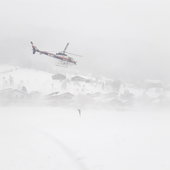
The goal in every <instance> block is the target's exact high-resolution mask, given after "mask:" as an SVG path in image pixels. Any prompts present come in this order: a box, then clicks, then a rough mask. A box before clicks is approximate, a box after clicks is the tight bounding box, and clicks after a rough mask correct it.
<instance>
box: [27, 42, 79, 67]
mask: <svg viewBox="0 0 170 170" xmlns="http://www.w3.org/2000/svg"><path fill="white" fill-rule="evenodd" d="M30 43H31V45H32V51H33V54H35V53H36V52H38V53H39V54H44V55H47V56H49V57H53V58H55V59H58V60H59V61H60V62H61V64H62V65H68V64H73V65H76V64H77V62H76V61H75V60H74V59H73V58H72V57H70V56H68V55H67V54H70V55H76V54H72V53H68V52H66V50H67V48H68V46H69V43H67V44H66V46H65V48H64V50H63V51H61V52H58V53H56V54H54V53H51V52H48V51H41V50H39V49H38V48H37V47H36V46H35V45H34V44H33V42H32V41H31V42H30ZM76 56H78V55H76Z"/></svg>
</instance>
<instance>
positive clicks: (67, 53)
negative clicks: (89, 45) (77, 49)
mask: <svg viewBox="0 0 170 170" xmlns="http://www.w3.org/2000/svg"><path fill="white" fill-rule="evenodd" d="M65 53H66V54H70V55H74V56H77V57H83V56H82V55H78V54H73V53H69V52H65Z"/></svg>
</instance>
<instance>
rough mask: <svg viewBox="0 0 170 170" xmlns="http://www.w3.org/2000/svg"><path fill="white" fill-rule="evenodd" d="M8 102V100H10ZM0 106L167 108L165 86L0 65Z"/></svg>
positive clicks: (169, 96) (168, 91)
mask: <svg viewBox="0 0 170 170" xmlns="http://www.w3.org/2000/svg"><path fill="white" fill-rule="evenodd" d="M10 99H11V100H10ZM0 100H1V102H0V103H3V104H4V103H5V104H7V103H8V104H9V103H10V104H11V103H12V104H15V103H16V102H20V103H22V102H23V101H24V104H26V103H31V104H32V103H37V102H39V103H41V104H42V105H44V104H45V105H46V104H47V105H49V104H50V105H54V106H55V105H56V106H58V105H66V106H73V105H74V106H76V107H78V106H82V105H84V104H85V105H93V106H97V107H98V106H106V105H107V106H109V107H110V106H111V107H129V106H130V107H131V106H135V107H136V106H139V105H140V106H143V105H149V106H151V105H155V106H161V107H162V106H163V107H168V106H169V103H170V88H169V84H163V83H162V82H161V81H155V80H149V81H148V80H146V81H145V80H144V81H143V82H142V83H141V84H140V85H138V84H132V83H127V82H124V81H120V80H111V79H107V78H104V77H94V76H87V75H82V74H81V73H76V74H74V73H70V72H69V73H63V72H62V71H58V72H57V73H56V74H52V73H48V72H45V71H40V70H34V69H28V68H20V67H14V66H9V65H0Z"/></svg>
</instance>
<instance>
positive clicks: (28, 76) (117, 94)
mask: <svg viewBox="0 0 170 170" xmlns="http://www.w3.org/2000/svg"><path fill="white" fill-rule="evenodd" d="M169 87H170V86H169V84H167V83H163V82H161V81H159V80H145V81H143V82H140V83H136V84H132V83H127V82H123V81H120V80H110V79H107V78H99V77H98V78H96V77H93V76H84V75H81V74H72V73H69V74H63V73H62V72H58V73H56V74H51V73H47V72H43V71H39V70H33V69H26V68H19V67H14V66H5V65H3V66H0V105H1V107H0V134H1V140H0V151H1V152H0V169H3V170H23V169H24V170H54V169H55V170H113V169H116V170H143V169H145V170H151V169H154V170H169V169H170V162H169V160H170V155H169V152H170V146H169V143H170V134H169V133H168V132H169V128H170V125H169V122H170V115H169V112H168V110H166V109H168V105H169V99H170V95H169V90H170V88H169ZM2 106H7V107H2ZM20 106H24V107H20ZM30 106H36V107H30ZM51 106H53V107H51ZM54 106H55V107H54ZM63 106H64V107H63ZM155 108H156V109H155ZM158 108H160V109H158ZM165 108H166V109H165ZM137 110H138V111H137Z"/></svg>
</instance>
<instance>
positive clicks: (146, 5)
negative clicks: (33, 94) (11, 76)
mask: <svg viewBox="0 0 170 170" xmlns="http://www.w3.org/2000/svg"><path fill="white" fill-rule="evenodd" d="M169 7H170V2H169V1H168V0H154V1H153V0H136V1H135V0H115V1H112V0H98V1H97V0H86V1H83V0H69V1H68V0H48V1H47V0H44V1H40V0H13V1H9V0H6V1H3V2H1V7H0V11H1V15H0V21H1V28H0V30H1V31H0V36H1V39H0V52H1V55H0V62H1V63H10V64H16V65H20V66H26V67H39V68H41V69H43V68H45V69H47V68H49V69H50V68H51V66H52V65H55V62H54V61H52V60H51V59H48V57H46V56H43V55H42V56H38V55H35V56H33V55H32V51H31V46H30V44H29V42H30V41H33V42H34V43H35V44H36V45H37V46H38V47H39V48H40V49H42V50H49V51H54V52H58V51H61V50H63V48H64V46H65V44H66V43H67V42H70V46H69V48H68V51H69V52H72V53H77V54H80V55H83V57H81V58H78V59H77V60H78V65H77V66H76V69H78V70H81V71H84V72H91V73H95V74H98V75H107V76H110V77H112V78H123V79H130V80H136V79H162V80H169V76H168V73H169V71H170V67H169V62H170V59H169V55H170V48H169V41H168V40H169V37H170V33H169V30H170V24H169V17H170V11H169Z"/></svg>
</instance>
